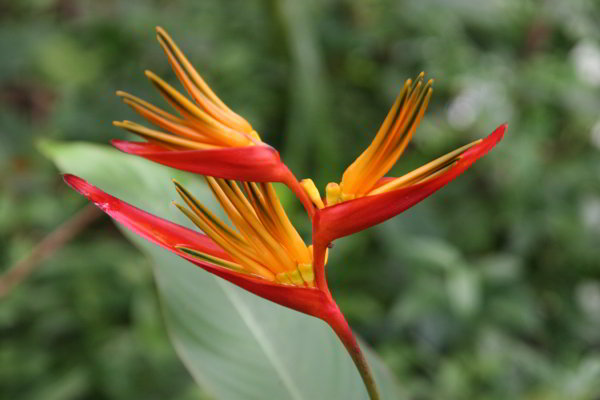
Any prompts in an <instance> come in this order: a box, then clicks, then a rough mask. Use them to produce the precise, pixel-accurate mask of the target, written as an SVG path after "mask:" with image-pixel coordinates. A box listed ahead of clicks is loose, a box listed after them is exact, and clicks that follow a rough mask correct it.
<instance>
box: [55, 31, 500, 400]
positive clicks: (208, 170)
mask: <svg viewBox="0 0 600 400" xmlns="http://www.w3.org/2000/svg"><path fill="white" fill-rule="evenodd" d="M157 32H158V35H157V37H158V41H159V43H160V45H161V46H162V48H163V50H164V51H165V54H166V55H167V58H168V60H169V62H170V64H171V66H172V67H173V70H174V71H175V74H176V75H177V77H178V78H179V81H180V82H181V83H182V85H183V86H184V87H185V89H186V90H187V92H188V94H189V95H190V96H191V98H192V100H190V99H188V98H187V97H186V96H184V95H182V94H181V93H179V92H177V90H175V89H174V88H173V87H171V86H170V85H169V84H167V83H166V82H165V81H163V80H162V79H160V78H159V77H158V76H156V75H155V74H153V73H152V72H146V76H148V78H149V79H150V80H151V81H152V83H153V84H154V85H155V86H156V87H157V88H158V90H159V91H160V93H161V94H162V95H163V97H164V98H165V99H166V100H167V102H169V103H170V104H171V106H173V108H174V109H175V110H176V111H177V113H178V115H174V114H171V113H168V112H166V111H163V110H161V109H160V108H158V107H156V106H154V105H152V104H150V103H148V102H146V101H144V100H142V99H139V98H137V97H135V96H133V95H130V94H128V93H124V92H118V95H119V96H121V97H122V98H123V101H124V102H125V103H126V104H128V105H129V106H131V107H132V108H133V109H134V110H135V111H136V112H137V113H138V114H140V115H141V116H142V117H144V118H146V119H147V120H148V121H150V122H151V123H152V124H153V125H154V126H155V128H156V129H154V128H148V127H145V126H142V125H139V124H136V123H133V122H129V121H123V122H116V123H115V125H117V126H119V127H122V128H125V129H127V130H128V131H130V132H133V133H135V134H138V135H140V136H141V137H143V138H144V139H146V140H147V142H127V141H120V140H115V141H113V142H112V143H113V145H114V146H116V147H117V148H119V149H120V150H122V151H124V152H126V153H130V154H135V155H138V156H141V157H144V158H146V159H149V160H151V161H155V162H158V163H160V164H164V165H167V166H169V167H173V168H177V169H180V170H185V171H189V172H193V173H197V174H201V175H205V176H206V181H207V184H208V186H209V187H210V189H211V190H212V193H213V194H214V196H215V198H216V199H217V200H218V202H219V203H220V205H221V207H222V208H223V210H224V211H225V213H226V214H227V216H228V217H229V219H230V220H231V222H232V223H233V225H234V227H231V226H229V225H227V224H226V223H224V222H223V221H221V220H220V219H219V218H218V217H217V216H216V215H215V214H213V213H212V212H211V211H210V210H208V209H207V208H206V207H204V206H203V205H202V204H201V203H200V202H199V201H198V199H196V198H195V197H194V196H193V195H192V193H190V192H189V191H188V190H187V189H186V188H184V187H183V186H182V185H181V184H179V183H178V182H175V189H176V191H177V193H178V194H179V195H180V197H181V199H182V200H183V203H184V204H179V203H175V205H176V206H177V208H179V210H181V211H182V212H183V213H184V214H185V215H186V216H187V217H188V218H189V219H190V220H191V221H192V222H193V223H194V224H195V225H196V226H197V227H198V228H199V229H200V230H202V232H204V233H203V234H202V233H199V232H197V231H194V230H191V229H188V228H185V227H183V226H180V225H177V224H174V223H172V222H169V221H166V220H164V219H161V218H158V217H156V216H153V215H151V214H148V213H146V212H144V211H142V210H140V209H138V208H136V207H134V206H132V205H130V204H127V203H125V202H123V201H121V200H119V199H117V198H115V197H113V196H111V195H109V194H107V193H105V192H103V191H101V190H100V189H98V188H96V187H94V186H92V185H90V184H89V183H87V182H86V181H84V180H83V179H81V178H78V177H76V176H73V175H65V176H64V179H65V181H66V182H67V183H68V184H69V185H70V186H71V187H73V188H74V189H75V190H77V191H78V192H79V193H81V194H83V195H84V196H86V197H87V198H88V199H89V200H90V201H92V202H94V203H95V204H96V205H97V206H98V207H100V208H101V209H102V210H103V211H104V212H106V213H107V214H108V215H110V216H111V217H112V218H113V219H114V220H116V221H118V222H119V223H121V224H123V225H124V226H126V227H127V228H129V229H131V230H132V231H134V232H135V233H137V234H139V235H140V236H142V237H144V238H145V239H147V240H149V241H151V242H153V243H155V244H157V245H159V246H162V247H164V248H166V249H167V250H169V251H171V252H173V253H174V254H176V255H178V256H180V257H182V258H184V259H186V260H188V261H190V262H192V263H193V264H195V265H197V266H199V267H201V268H203V269H204V270H206V271H208V272H210V273H212V274H214V275H217V276H219V277H221V278H223V279H226V280H228V281H229V282H232V283H233V284H235V285H237V286H239V287H241V288H243V289H245V290H248V291H249V292H251V293H254V294H256V295H258V296H261V297H263V298H265V299H267V300H270V301H273V302H275V303H277V304H280V305H283V306H285V307H289V308H291V309H294V310H297V311H300V312H303V313H306V314H309V315H312V316H314V317H317V318H320V319H322V320H323V321H325V322H327V323H328V324H329V325H330V326H331V327H332V329H333V330H334V332H335V333H336V334H337V335H338V337H339V338H340V340H341V341H342V343H343V344H344V346H345V347H346V349H347V350H348V353H349V354H350V356H351V357H352V360H353V361H354V363H355V364H356V366H357V368H358V370H359V372H360V374H361V377H362V379H363V381H364V383H365V386H366V388H367V391H368V393H369V396H370V398H371V399H372V400H376V399H378V398H379V395H378V392H377V388H376V385H375V383H374V380H373V376H372V374H371V371H370V369H369V367H368V365H367V363H366V361H365V358H364V356H363V353H362V352H361V350H360V347H359V346H358V343H357V341H356V339H355V337H354V335H353V334H352V331H351V329H350V327H349V326H348V323H347V322H346V320H345V318H344V316H343V314H342V313H341V311H340V309H339V307H338V306H337V304H336V302H335V301H334V299H333V297H332V296H331V293H330V291H329V288H328V284H327V279H326V272H325V265H326V263H327V254H328V247H329V246H330V244H331V242H332V241H333V240H335V239H337V238H340V237H343V236H347V235H350V234H352V233H356V232H358V231H360V230H363V229H366V228H368V227H370V226H373V225H375V224H378V223H380V222H383V221H385V220H387V219H389V218H391V217H393V216H395V215H398V214H399V213H401V212H403V211H404V210H406V209H408V208H410V207H412V206H413V205H415V204H417V203H418V202H420V201H422V200H423V199H425V198H426V197H428V196H429V195H431V194H432V193H434V192H435V191H437V190H438V189H440V188H441V187H443V186H445V185H446V184H447V183H449V182H450V181H451V180H453V179H454V178H456V177H457V176H458V175H460V174H461V173H462V172H464V171H465V170H466V169H467V168H469V167H470V166H471V165H472V164H473V163H474V162H475V161H476V160H477V159H479V158H480V157H481V156H483V155H485V154H486V153H487V152H488V151H489V150H490V149H491V148H492V147H494V146H495V145H496V144H497V143H498V142H499V141H500V140H501V139H502V137H503V134H504V131H505V129H506V125H501V126H499V127H498V128H496V130H495V131H494V132H492V133H491V134H490V135H489V136H488V137H486V138H484V139H479V140H476V141H474V142H471V143H469V144H467V145H465V146H463V147H460V148H458V149H456V150H454V151H452V152H450V153H448V154H446V155H444V156H442V157H439V158H437V159H435V160H433V161H431V162H429V163H427V164H425V165H423V166H422V167H420V168H417V169H415V170H414V171H412V172H409V173H407V174H405V175H403V176H401V177H397V178H390V177H385V174H387V173H388V172H389V170H390V169H391V168H392V167H393V165H394V164H395V163H396V162H397V160H398V159H399V158H400V156H401V155H402V153H403V152H404V150H405V149H406V147H407V146H408V143H409V142H410V140H411V138H412V135H413V134H414V132H415V130H416V128H417V127H418V125H419V123H420V121H421V119H422V118H423V115H424V113H425V110H426V108H427V105H428V103H429V100H430V98H431V95H432V90H433V89H432V85H433V81H432V80H429V81H427V82H425V81H424V74H423V73H421V74H420V75H419V76H418V77H417V79H416V80H415V81H414V82H413V81H412V80H410V79H409V80H407V81H406V82H405V84H404V86H403V89H402V91H401V92H400V94H399V95H398V97H397V99H396V101H395V102H394V104H393V106H392V108H391V110H390V111H389V113H388V115H387V117H386V118H385V120H384V121H383V124H382V125H381V127H380V129H379V131H378V132H377V134H376V135H375V138H374V140H373V142H372V143H371V144H370V145H369V147H368V148H367V149H366V150H365V151H364V152H363V153H362V154H361V155H360V156H359V157H358V158H357V159H356V161H354V163H352V164H351V165H350V166H349V167H348V168H347V169H346V171H345V172H344V174H343V176H342V179H341V182H340V183H339V184H338V183H330V184H328V185H327V187H326V194H325V198H324V199H323V198H321V195H320V193H319V191H318V189H317V187H316V185H315V184H314V182H313V181H312V180H310V179H304V180H302V181H301V182H298V180H297V179H296V178H295V176H294V175H293V174H292V172H290V170H289V169H288V168H287V167H286V166H285V164H283V162H282V161H281V159H280V157H279V153H278V152H277V151H276V150H275V149H273V148H272V147H270V146H268V145H266V144H265V143H263V142H262V141H261V139H260V136H259V134H258V133H257V132H256V131H255V130H254V129H253V128H252V127H251V125H250V124H249V123H248V122H247V121H246V120H245V119H243V118H242V117H240V116H239V115H237V114H236V113H234V112H233V111H231V110H230V109H229V108H228V107H227V106H226V105H225V104H224V103H223V102H222V101H221V100H220V99H219V98H218V97H217V96H216V95H215V94H214V92H213V91H212V90H211V89H210V88H209V87H208V85H206V83H205V82H204V80H203V79H202V78H201V77H200V75H199V74H198V73H197V72H196V70H195V69H194V68H193V67H192V65H191V64H190V62H189V61H188V60H187V59H186V58H185V56H184V55H183V53H182V52H181V51H180V50H179V48H178V47H177V46H176V45H175V43H174V42H173V40H172V39H171V38H170V37H169V36H168V34H167V33H166V32H165V31H164V30H163V29H161V28H157ZM271 182H282V183H284V184H286V185H287V186H288V187H289V188H290V189H291V190H292V191H293V192H294V194H295V195H296V196H297V197H298V199H299V200H300V201H301V202H302V204H303V205H304V207H305V209H306V210H307V212H308V215H309V216H310V218H311V222H312V242H313V243H312V245H307V244H306V243H305V242H304V240H303V239H302V237H301V236H300V235H299V234H298V232H297V231H296V229H295V228H294V227H293V225H292V223H291V222H290V220H289V218H288V217H287V215H286V213H285V211H284V209H283V207H282V205H281V203H280V201H279V199H278V197H277V194H276V192H275V190H274V188H273V186H272V184H271Z"/></svg>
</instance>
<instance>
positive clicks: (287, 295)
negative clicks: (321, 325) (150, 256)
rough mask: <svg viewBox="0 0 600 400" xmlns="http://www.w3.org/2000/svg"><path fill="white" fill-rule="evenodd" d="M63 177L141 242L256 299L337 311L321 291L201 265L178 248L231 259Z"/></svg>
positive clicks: (318, 313)
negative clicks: (245, 291) (184, 261)
mask: <svg viewBox="0 0 600 400" xmlns="http://www.w3.org/2000/svg"><path fill="white" fill-rule="evenodd" d="M63 178H64V180H65V182H66V183H67V184H68V185H69V186H71V187H72V188H73V189H75V190H76V191H77V192H79V193H81V194H82V195H84V196H85V197H87V198H88V199H89V200H90V201H91V202H93V203H94V204H96V205H97V206H98V207H99V208H100V209H101V210H102V211H104V212H105V213H106V214H108V215H109V216H110V217H111V218H112V219H114V220H115V221H117V222H119V223H120V224H122V225H123V226H125V227H127V228H128V229H130V230H131V231H133V232H135V233H137V234H138V235H140V236H141V237H143V238H144V239H146V240H149V241H150V242H152V243H155V244H157V245H159V246H161V247H163V248H165V249H167V250H169V251H171V252H173V253H175V254H177V255H178V256H180V257H182V258H185V259H186V260H188V261H190V262H191V263H193V264H195V265H197V266H199V267H201V268H202V269H204V270H206V271H208V272H210V273H212V274H214V275H217V276H219V277H221V278H223V279H225V280H227V281H229V282H231V283H233V284H235V285H237V286H240V287H241V288H243V289H246V290H248V291H249V292H251V293H254V294H256V295H257V296H260V297H263V298H265V299H267V300H271V301H273V302H275V303H277V304H280V305H282V306H285V307H289V308H292V309H294V310H297V311H300V312H303V313H305V314H309V315H312V316H315V317H317V318H321V319H323V318H325V317H326V316H327V315H328V314H331V313H332V312H335V311H336V307H335V304H334V303H332V302H331V299H330V298H328V296H327V295H326V294H325V293H323V292H322V291H320V290H316V289H314V288H302V287H295V286H292V285H280V284H277V283H273V282H269V281H267V280H264V279H261V278H259V277H256V276H253V275H248V274H243V273H237V272H234V271H231V270H230V269H227V268H222V267H219V266H217V265H215V264H212V263H209V262H202V261H201V260H199V259H198V258H196V257H193V256H191V255H189V254H187V253H185V252H183V251H181V250H180V248H182V247H186V248H193V249H196V250H199V251H202V252H204V253H207V254H210V255H213V256H215V257H218V258H220V259H226V260H232V259H231V257H230V256H229V254H228V253H227V252H226V251H224V250H223V249H222V248H221V247H219V246H218V245H217V244H216V243H215V242H213V241H212V240H211V239H210V238H209V237H208V236H206V235H203V234H200V233H198V232H196V231H193V230H191V229H188V228H185V227H183V226H181V225H178V224H175V223H172V222H169V221H167V220H164V219H162V218H159V217H156V216H154V215H152V214H149V213H147V212H145V211H142V210H140V209H139V208H137V207H134V206H132V205H131V204H128V203H126V202H124V201H122V200H119V199H118V198H116V197H114V196H111V195H110V194H108V193H105V192H103V191H102V190H100V189H98V188H97V187H95V186H93V185H91V184H89V183H88V182H86V181H85V180H83V179H81V178H79V177H77V176H74V175H70V174H65V175H64V176H63Z"/></svg>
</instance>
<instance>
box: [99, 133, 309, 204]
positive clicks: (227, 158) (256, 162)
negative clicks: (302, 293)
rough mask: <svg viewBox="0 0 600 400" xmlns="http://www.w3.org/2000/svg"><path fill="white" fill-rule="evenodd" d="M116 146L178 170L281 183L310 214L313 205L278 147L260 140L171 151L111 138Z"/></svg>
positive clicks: (157, 146)
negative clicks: (255, 142)
mask: <svg viewBox="0 0 600 400" xmlns="http://www.w3.org/2000/svg"><path fill="white" fill-rule="evenodd" d="M111 143H112V145H113V146H115V147H116V148H117V149H119V150H121V151H123V152H125V153H128V154H133V155H136V156H140V157H143V158H145V159H147V160H150V161H154V162H156V163H159V164H162V165H166V166H168V167H171V168H175V169H178V170H181V171H188V172H192V173H195V174H200V175H208V176H213V177H217V178H224V179H235V180H241V181H248V182H280V183H283V184H285V185H287V186H288V187H289V188H290V189H291V190H292V191H293V192H294V194H295V195H296V197H297V198H298V199H299V200H300V201H301V202H302V205H303V206H304V208H305V209H306V211H307V212H308V214H309V215H313V214H314V206H313V204H312V202H311V201H310V199H309V198H308V196H307V194H306V193H305V192H304V190H303V189H302V188H301V187H300V185H299V184H298V180H297V179H296V177H295V176H294V174H292V172H291V171H290V170H289V169H288V167H287V166H286V165H285V164H284V163H283V162H282V161H281V159H280V157H279V153H278V152H277V150H275V149H274V148H272V147H271V146H269V145H267V144H264V143H261V144H259V145H255V146H249V147H232V148H221V149H210V150H170V149H168V148H166V147H163V146H161V145H160V144H157V143H149V142H128V141H125V140H116V139H115V140H112V141H111Z"/></svg>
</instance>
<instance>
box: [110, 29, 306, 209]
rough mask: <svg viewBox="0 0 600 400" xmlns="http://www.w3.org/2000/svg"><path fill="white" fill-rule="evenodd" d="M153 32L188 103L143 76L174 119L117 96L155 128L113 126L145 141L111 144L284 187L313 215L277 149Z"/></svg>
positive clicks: (179, 165)
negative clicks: (275, 183) (287, 187)
mask: <svg viewBox="0 0 600 400" xmlns="http://www.w3.org/2000/svg"><path fill="white" fill-rule="evenodd" d="M156 31H157V39H158V42H159V43H160V45H161V47H162V48H163V50H164V52H165V54H166V56H167V59H168V60H169V63H170V64H171V67H172V68H173V71H174V72H175V74H176V75H177V78H178V79H179V81H180V82H181V84H182V85H183V87H184V88H185V89H186V91H187V92H188V94H189V96H190V97H191V99H190V98H188V97H186V96H185V95H183V94H181V93H180V92H178V91H177V90H176V89H175V88H173V87H172V86H171V85H169V84H168V83H167V82H165V81H164V80H162V79H161V78H160V77H158V76H157V75H156V74H154V73H153V72H151V71H146V76H147V77H148V79H149V80H150V81H151V82H152V83H153V84H154V86H156V88H157V89H158V91H159V92H160V94H161V95H162V96H163V97H164V98H165V100H166V101H167V102H168V103H169V104H170V105H171V106H172V107H173V108H174V109H175V110H176V112H177V114H178V115H174V114H172V113H169V112H167V111H164V110H162V109H160V108H159V107H156V106H154V105H152V104H151V103H149V102H147V101H144V100H142V99H140V98H138V97H136V96H134V95H132V94H129V93H126V92H123V91H118V92H117V95H118V96H120V97H121V98H122V99H123V102H124V103H125V104H127V105H128V106H130V107H131V108H132V109H133V110H134V111H136V112H137V113H138V114H139V115H141V116H142V117H144V118H145V119H147V120H148V121H149V122H150V123H152V124H153V125H154V126H155V128H149V127H146V126H143V125H140V124H137V123H135V122H131V121H115V122H114V123H113V124H114V125H115V126H118V127H120V128H123V129H126V130H127V131H129V132H132V133H134V134H137V135H139V136H141V137H142V138H144V139H146V140H147V142H129V141H123V140H113V141H112V144H113V145H114V146H115V147H116V148H118V149H119V150H121V151H124V152H126V153H129V154H135V155H138V156H141V157H144V158H146V159H148V160H151V161H154V162H157V163H160V164H163V165H167V166H169V167H172V168H176V169H180V170H184V171H189V172H193V173H197V174H202V175H210V176H214V177H219V178H224V179H239V180H243V181H253V182H282V183H284V184H286V185H287V186H289V187H290V189H291V190H292V191H293V192H294V193H295V194H296V196H297V197H298V199H299V200H300V201H301V202H302V204H303V205H304V207H305V208H306V210H307V212H308V214H309V215H313V213H314V210H313V205H312V203H311V202H310V200H309V199H308V198H307V197H306V194H305V193H304V191H303V190H302V188H301V187H300V186H299V184H298V181H297V179H296V178H295V177H294V175H293V174H292V172H291V171H290V170H289V169H288V168H287V167H286V165H285V164H284V163H283V162H282V161H281V159H280V156H279V153H278V152H277V150H275V149H274V148H272V147H271V146H269V145H267V144H265V143H263V142H262V141H261V139H260V135H259V134H258V133H257V132H256V131H255V130H254V129H253V128H252V126H251V125H250V124H249V123H248V121H246V120H245V119H244V118H243V117H241V116H239V115H238V114H236V113H235V112H233V111H232V110H231V109H229V107H227V106H226V105H225V103H223V101H221V99H219V97H217V95H216V94H215V93H214V92H213V91H212V90H211V88H210V87H209V86H208V85H207V84H206V82H205V81H204V80H203V79H202V77H201V76H200V74H199V73H198V72H197V71H196V69H194V67H193V66H192V64H191V63H190V62H189V61H188V59H187V58H186V57H185V55H184V54H183V53H182V51H181V50H180V49H179V48H178V47H177V45H176V44H175V42H174V41H173V39H171V37H170V36H169V35H168V34H167V32H166V31H165V30H164V29H162V28H160V27H157V28H156Z"/></svg>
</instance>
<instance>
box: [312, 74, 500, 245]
mask: <svg viewBox="0 0 600 400" xmlns="http://www.w3.org/2000/svg"><path fill="white" fill-rule="evenodd" d="M424 76H425V74H424V73H423V72H422V73H421V74H419V76H418V77H417V79H415V81H414V82H413V81H412V80H411V79H408V80H406V81H405V83H404V87H403V88H402V90H401V92H400V94H399V95H398V97H397V98H396V101H395V102H394V104H393V106H392V108H391V109H390V111H389V113H388V115H387V116H386V118H385V120H384V121H383V123H382V125H381V127H380V128H379V131H378V132H377V134H376V135H375V138H374V139H373V141H372V143H371V144H370V145H369V147H367V149H366V150H365V151H364V152H363V153H362V154H361V155H360V156H359V157H358V158H357V159H356V160H355V161H354V162H353V163H352V164H351V165H350V166H349V167H348V168H347V169H346V171H345V172H344V174H343V176H342V180H341V182H340V183H339V184H338V183H334V182H332V183H329V184H328V185H327V187H326V196H325V199H324V200H325V201H323V199H321V196H320V195H319V191H318V189H317V188H316V186H315V185H314V183H313V182H312V181H311V180H310V179H305V180H303V181H302V186H303V188H304V190H305V191H306V192H307V195H308V196H309V197H310V199H311V201H312V202H313V203H314V204H315V206H316V207H317V208H318V209H319V212H318V213H317V214H318V215H317V216H316V217H315V218H313V223H316V224H317V228H316V230H315V231H316V232H315V241H321V242H324V243H329V242H331V241H332V240H334V239H337V238H340V237H342V236H347V235H350V234H352V233H355V232H358V231H361V230H363V229H366V228H368V227H370V226H373V225H376V224H378V223H380V222H383V221H385V220H387V219H389V218H392V217H394V216H395V215H398V214H399V213H401V212H402V211H404V210H406V209H407V208H410V207H412V206H413V205H415V204H417V203H418V202H420V201H421V200H423V199H424V198H426V197H428V196H429V195H431V194H432V193H434V192H435V191H437V190H438V189H440V188H441V187H443V186H444V185H446V184H447V183H448V182H450V181H451V180H452V179H454V178H456V177H457V176H458V175H460V174H461V173H462V172H463V171H464V170H466V169H467V168H468V167H470V166H471V165H472V164H473V163H474V162H475V161H476V160H477V159H478V158H480V157H481V156H483V155H484V154H485V153H487V152H488V151H489V150H490V149H491V148H492V147H494V146H495V145H496V143H498V142H499V141H500V140H501V139H502V137H503V135H504V131H505V129H506V125H501V126H499V127H498V128H496V130H495V131H494V132H492V133H491V134H490V135H489V136H488V137H487V138H485V139H478V140H475V141H473V142H471V143H469V144H466V145H464V146H462V147H460V148H458V149H456V150H454V151H451V152H450V153H448V154H446V155H443V156H441V157H439V158H437V159H435V160H433V161H431V162H429V163H427V164H425V165H423V166H421V167H419V168H417V169H415V170H413V171H411V172H409V173H407V174H404V175H402V176H400V177H397V178H393V177H384V175H385V174H386V173H387V172H388V171H389V170H390V169H391V168H392V167H393V166H394V164H396V162H397V161H398V159H399V158H400V156H401V155H402V153H403V152H404V150H405V149H406V147H407V145H408V143H409V142H410V140H411V138H412V136H413V134H414V132H415V130H416V129H417V127H418V126H419V123H420V122H421V119H422V118H423V115H424V114H425V110H426V109H427V105H428V104H429V100H430V98H431V95H432V93H433V88H432V86H433V80H429V81H428V82H426V83H425V82H424Z"/></svg>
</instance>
